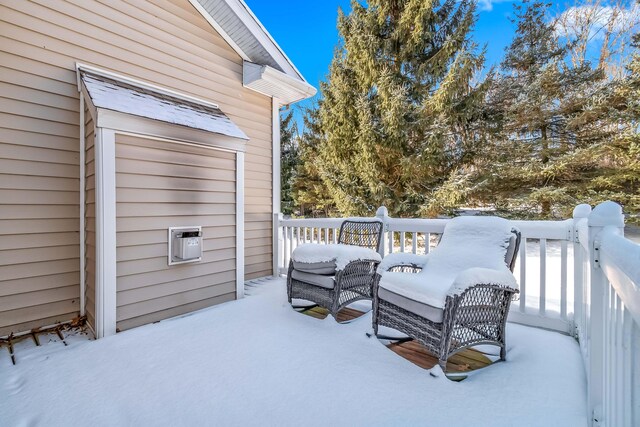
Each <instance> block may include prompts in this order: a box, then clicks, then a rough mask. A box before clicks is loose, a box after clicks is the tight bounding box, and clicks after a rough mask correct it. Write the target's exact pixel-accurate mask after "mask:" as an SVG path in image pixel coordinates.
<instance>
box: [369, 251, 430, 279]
mask: <svg viewBox="0 0 640 427" xmlns="http://www.w3.org/2000/svg"><path fill="white" fill-rule="evenodd" d="M428 259H429V256H428V255H416V254H405V253H395V254H389V255H387V256H386V257H384V259H383V260H382V262H381V263H380V265H379V266H378V271H379V272H380V274H382V273H384V272H386V271H389V272H398V271H401V272H411V273H417V272H418V271H420V270H422V269H423V268H424V266H425V265H426V264H427V261H428Z"/></svg>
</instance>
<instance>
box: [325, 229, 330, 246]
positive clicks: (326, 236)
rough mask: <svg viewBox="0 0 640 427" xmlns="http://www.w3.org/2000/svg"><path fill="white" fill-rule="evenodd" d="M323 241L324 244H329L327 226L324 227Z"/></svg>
mask: <svg viewBox="0 0 640 427" xmlns="http://www.w3.org/2000/svg"><path fill="white" fill-rule="evenodd" d="M324 243H325V245H328V244H329V227H326V228H325V229H324Z"/></svg>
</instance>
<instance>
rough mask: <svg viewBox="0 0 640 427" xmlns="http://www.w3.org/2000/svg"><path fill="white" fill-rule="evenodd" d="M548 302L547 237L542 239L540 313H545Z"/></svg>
mask: <svg viewBox="0 0 640 427" xmlns="http://www.w3.org/2000/svg"><path fill="white" fill-rule="evenodd" d="M546 304H547V239H540V302H539V305H538V306H539V310H540V314H541V315H544V313H545V311H546Z"/></svg>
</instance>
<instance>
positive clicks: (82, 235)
mask: <svg viewBox="0 0 640 427" xmlns="http://www.w3.org/2000/svg"><path fill="white" fill-rule="evenodd" d="M84 120H85V117H84V94H83V93H82V91H81V92H80V148H79V149H80V206H79V208H80V214H79V216H80V218H79V219H80V227H79V228H78V231H79V233H78V234H79V237H80V241H79V242H78V243H79V244H80V316H84V315H85V302H86V296H85V292H86V283H85V282H86V280H85V279H86V271H85V262H86V260H85V246H84V244H85V218H84V209H85V188H84V182H85V167H86V165H85V156H86V152H85V129H84Z"/></svg>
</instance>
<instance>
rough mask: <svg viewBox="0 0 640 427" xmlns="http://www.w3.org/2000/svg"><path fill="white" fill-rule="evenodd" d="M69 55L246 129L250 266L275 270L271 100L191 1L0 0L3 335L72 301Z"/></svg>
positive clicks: (68, 313)
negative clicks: (202, 102) (204, 104)
mask: <svg viewBox="0 0 640 427" xmlns="http://www.w3.org/2000/svg"><path fill="white" fill-rule="evenodd" d="M76 62H82V63H86V64H89V65H94V66H97V67H100V68H104V69H106V70H111V71H114V72H117V73H119V74H123V75H128V76H131V77H133V78H137V79H140V80H144V81H148V82H150V83H153V84H157V85H160V86H164V87H167V88H169V89H173V90H176V91H179V92H183V93H186V94H191V95H194V96H197V97H199V98H203V99H207V100H209V101H211V102H215V103H217V104H218V105H219V106H220V108H221V109H222V110H223V111H224V112H225V113H226V114H227V115H228V116H229V117H230V118H231V119H232V120H233V121H234V122H235V123H236V124H237V125H238V126H239V127H240V128H241V129H242V130H243V131H244V132H245V133H246V134H247V135H248V136H249V138H250V141H249V143H248V144H247V153H246V161H245V201H246V205H245V230H246V231H245V238H246V240H245V247H246V252H245V254H246V257H245V272H246V278H247V279H250V278H255V277H260V276H266V275H269V274H271V233H272V227H271V221H272V218H271V212H272V204H271V203H272V200H271V185H272V159H271V155H272V147H271V139H272V124H271V99H270V98H268V97H266V96H264V95H261V94H258V93H256V92H253V91H250V90H248V89H246V88H243V86H242V60H241V58H240V57H239V56H238V55H237V53H236V52H234V51H233V50H232V49H231V48H230V47H229V46H228V45H227V44H226V42H225V41H224V40H223V39H222V37H220V36H219V35H218V34H217V33H216V32H215V31H214V30H213V29H212V28H211V27H210V25H209V24H208V23H207V22H206V20H205V19H204V18H203V17H202V16H201V15H200V14H199V13H198V12H197V11H196V10H195V9H194V8H193V7H192V5H191V4H190V3H189V2H188V1H187V0H151V1H147V2H130V1H124V0H110V1H108V2H107V1H88V0H68V1H62V0H54V1H50V0H35V1H32V2H24V1H9V0H0V88H1V91H0V336H2V335H6V334H8V333H10V332H17V331H24V330H27V329H30V328H32V327H37V326H42V325H45V324H49V323H54V322H56V321H64V320H69V319H71V318H73V317H74V316H75V315H77V313H78V310H79V277H80V272H79V264H80V263H79V243H78V242H79V231H80V230H79V219H78V215H79V207H78V203H79V153H78V149H79V148H78V147H79V100H78V92H77V83H76V74H75V63H76ZM88 154H89V153H88ZM88 181H89V180H88ZM87 184H89V182H87ZM87 188H88V187H87ZM87 206H89V202H87ZM88 215H89V214H88ZM90 223H91V220H90V217H89V216H87V225H88V226H90ZM87 231H88V234H87V241H88V242H87V249H90V242H89V241H90V236H89V234H90V233H91V230H90V229H87ZM88 252H90V251H89V250H88ZM89 256H90V254H89V253H88V254H87V260H88V261H89ZM87 268H88V269H89V268H91V267H90V263H88V266H87ZM89 293H90V292H88V294H89ZM88 302H89V301H88ZM88 305H89V306H90V302H89V304H88Z"/></svg>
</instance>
